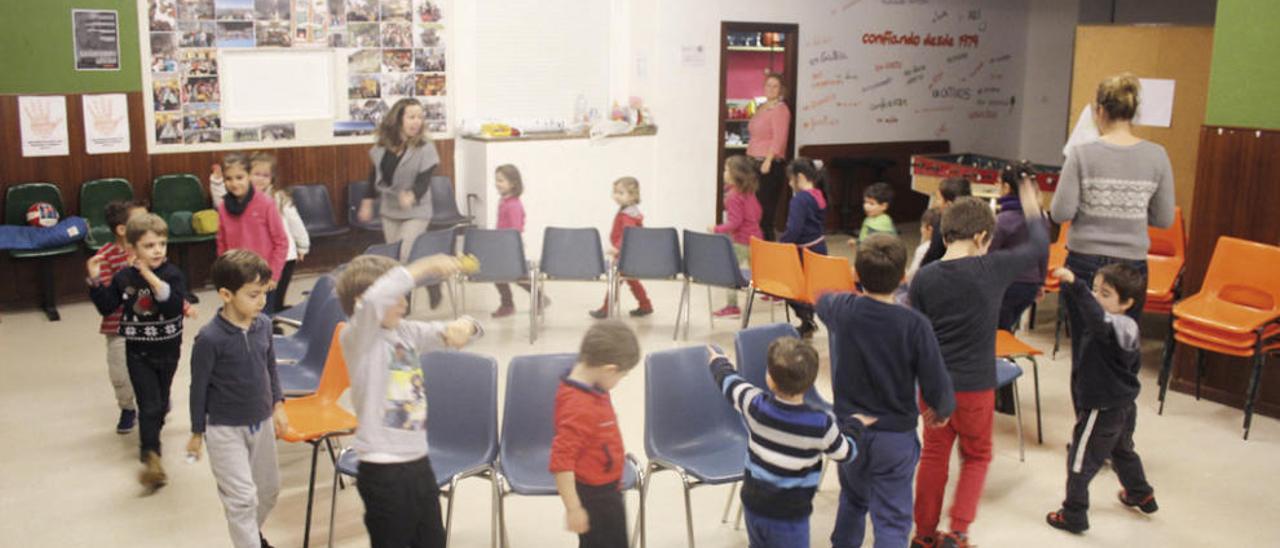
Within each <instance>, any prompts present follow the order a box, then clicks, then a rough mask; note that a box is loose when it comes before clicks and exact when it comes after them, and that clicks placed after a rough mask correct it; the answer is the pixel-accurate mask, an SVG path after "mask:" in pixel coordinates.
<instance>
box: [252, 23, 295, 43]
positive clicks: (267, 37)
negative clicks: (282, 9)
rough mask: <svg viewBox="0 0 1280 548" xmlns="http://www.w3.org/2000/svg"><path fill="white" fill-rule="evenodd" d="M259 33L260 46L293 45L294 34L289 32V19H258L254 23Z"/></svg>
mask: <svg viewBox="0 0 1280 548" xmlns="http://www.w3.org/2000/svg"><path fill="white" fill-rule="evenodd" d="M254 29H255V30H256V33H257V40H258V44H257V45H258V47H260V48H265V47H279V48H287V47H289V46H291V45H293V35H292V34H290V33H289V22H288V21H258V22H257V23H255V24H254Z"/></svg>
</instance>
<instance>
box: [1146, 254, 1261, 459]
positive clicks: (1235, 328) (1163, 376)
mask: <svg viewBox="0 0 1280 548" xmlns="http://www.w3.org/2000/svg"><path fill="white" fill-rule="evenodd" d="M1276 266H1280V247H1277V246H1273V245H1267V244H1261V243H1257V242H1250V241H1248V240H1242V239H1239V238H1232V237H1230V236H1222V237H1220V238H1218V243H1217V245H1216V246H1215V247H1214V250H1213V258H1212V259H1210V260H1209V269H1208V271H1207V272H1206V273H1205V278H1204V283H1203V285H1202V287H1201V288H1200V292H1199V293H1196V294H1195V295H1192V296H1190V297H1187V298H1186V299H1184V300H1182V301H1179V302H1177V303H1176V304H1174V305H1173V316H1174V321H1173V331H1174V339H1175V341H1176V342H1177V343H1180V344H1183V345H1186V346H1190V347H1192V348H1195V349H1196V398H1197V399H1199V397H1200V379H1201V377H1202V376H1203V373H1204V352H1205V351H1206V350H1207V351H1210V352H1215V353H1218V354H1225V355H1228V356H1236V357H1241V358H1253V374H1252V375H1251V376H1250V379H1249V389H1248V393H1247V394H1246V396H1245V404H1244V439H1246V440H1247V439H1249V427H1250V425H1251V422H1252V419H1253V403H1254V400H1255V399H1256V398H1257V395H1258V386H1259V384H1260V383H1261V380H1262V366H1263V363H1264V362H1265V360H1266V357H1267V356H1268V355H1271V354H1277V353H1280V275H1277V274H1276V271H1275V267H1276ZM1172 358H1173V352H1172V349H1171V350H1170V351H1169V352H1166V354H1165V360H1164V364H1163V366H1162V367H1161V369H1160V412H1161V413H1163V412H1164V400H1165V394H1166V393H1167V392H1168V388H1169V380H1170V377H1171V376H1172V375H1171V374H1170V373H1171V371H1170V369H1171V367H1172V364H1173V360H1172Z"/></svg>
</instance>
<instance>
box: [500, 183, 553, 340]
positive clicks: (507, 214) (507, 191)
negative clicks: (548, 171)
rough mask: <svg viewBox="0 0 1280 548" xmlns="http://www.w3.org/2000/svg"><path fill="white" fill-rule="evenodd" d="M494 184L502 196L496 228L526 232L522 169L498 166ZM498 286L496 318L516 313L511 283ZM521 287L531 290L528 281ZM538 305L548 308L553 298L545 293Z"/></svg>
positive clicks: (521, 283)
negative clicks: (498, 300) (522, 199)
mask: <svg viewBox="0 0 1280 548" xmlns="http://www.w3.org/2000/svg"><path fill="white" fill-rule="evenodd" d="M493 186H494V187H495V188H496V189H497V190H498V195H500V196H502V202H500V203H499V204H498V225H497V227H495V228H499V229H502V228H510V229H514V230H518V231H520V232H524V204H522V203H521V202H520V195H522V194H524V179H523V178H521V177H520V170H519V169H516V166H513V165H511V164H502V165H500V166H498V168H497V170H495V171H494V174H493ZM494 285H496V286H497V287H498V295H499V297H501V298H502V304H500V305H498V309H497V310H495V311H494V312H493V317H494V318H505V317H507V316H510V315H512V314H515V313H516V303H515V301H514V300H512V298H511V284H505V283H500V284H494ZM516 285H519V286H520V288H521V289H523V290H525V291H529V290H530V287H529V283H528V282H516ZM539 301H540V302H539V304H538V306H539V307H541V308H546V307H547V306H549V305H550V304H551V299H548V298H547V296H546V295H543V296H542V298H541V299H539Z"/></svg>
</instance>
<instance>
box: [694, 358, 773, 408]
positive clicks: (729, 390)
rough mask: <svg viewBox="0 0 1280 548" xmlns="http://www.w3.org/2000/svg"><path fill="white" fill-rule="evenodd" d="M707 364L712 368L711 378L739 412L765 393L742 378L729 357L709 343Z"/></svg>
mask: <svg viewBox="0 0 1280 548" xmlns="http://www.w3.org/2000/svg"><path fill="white" fill-rule="evenodd" d="M707 366H708V367H709V368H710V369H711V379H712V380H713V381H715V383H716V386H719V387H720V391H721V392H722V393H723V394H724V397H725V398H726V399H728V400H729V403H730V404H731V405H733V408H734V409H735V410H737V411H738V412H739V413H746V412H747V408H748V407H750V405H751V402H752V401H755V399H756V398H758V397H760V396H761V395H763V394H764V391H763V390H761V389H760V388H759V387H757V386H755V385H753V384H751V382H750V381H748V380H747V379H744V378H742V375H739V374H738V371H737V370H736V369H734V368H733V363H732V362H730V361H729V358H727V357H725V355H724V354H723V353H722V352H720V350H719V349H717V348H716V347H714V346H711V345H707Z"/></svg>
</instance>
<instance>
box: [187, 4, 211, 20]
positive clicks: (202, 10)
mask: <svg viewBox="0 0 1280 548" xmlns="http://www.w3.org/2000/svg"><path fill="white" fill-rule="evenodd" d="M196 19H204V20H209V19H213V0H178V20H179V21H194V20H196Z"/></svg>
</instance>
